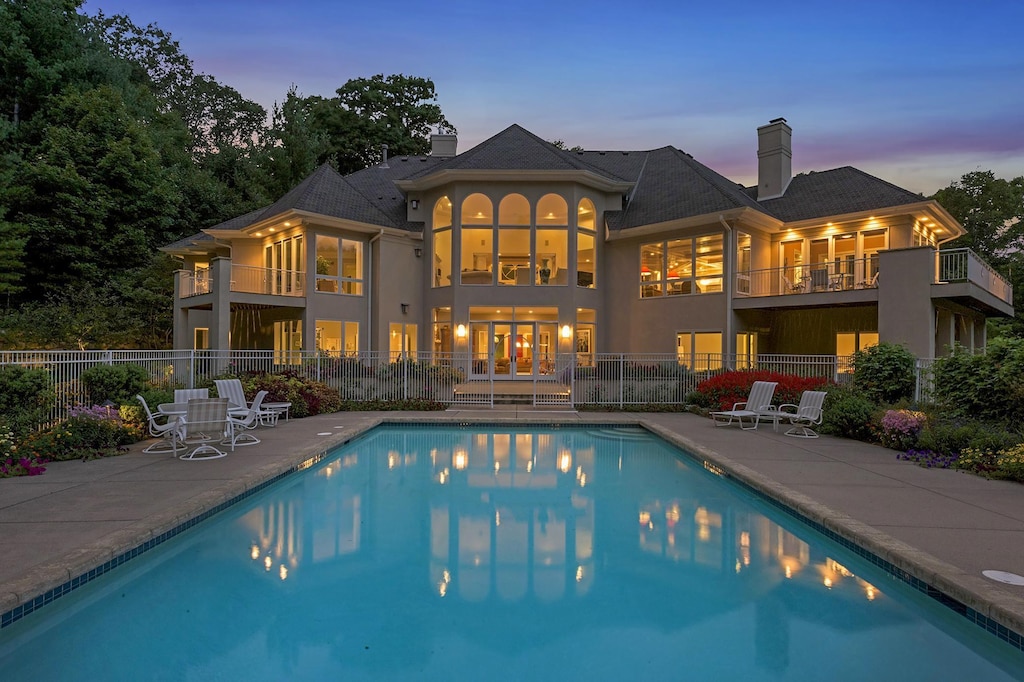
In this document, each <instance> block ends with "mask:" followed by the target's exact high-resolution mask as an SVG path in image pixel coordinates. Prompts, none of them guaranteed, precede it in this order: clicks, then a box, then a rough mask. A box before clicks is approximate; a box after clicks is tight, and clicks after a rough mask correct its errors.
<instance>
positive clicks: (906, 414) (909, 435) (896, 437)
mask: <svg viewBox="0 0 1024 682" xmlns="http://www.w3.org/2000/svg"><path fill="white" fill-rule="evenodd" d="M927 420H928V419H927V417H926V416H925V414H924V412H916V411H914V410H887V411H886V413H885V415H884V416H883V417H882V428H881V429H880V430H879V438H880V440H881V441H882V445H884V446H885V447H887V448H892V449H893V450H909V449H910V448H911V447H913V446H914V445H915V444H916V443H917V436H918V434H920V433H921V429H922V428H924V425H925V422H927Z"/></svg>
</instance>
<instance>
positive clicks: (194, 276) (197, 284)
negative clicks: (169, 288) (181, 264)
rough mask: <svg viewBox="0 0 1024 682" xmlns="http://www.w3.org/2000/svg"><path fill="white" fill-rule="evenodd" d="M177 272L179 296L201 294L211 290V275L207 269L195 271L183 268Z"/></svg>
mask: <svg viewBox="0 0 1024 682" xmlns="http://www.w3.org/2000/svg"><path fill="white" fill-rule="evenodd" d="M177 274H178V292H179V294H180V296H181V298H191V297H192V296H201V295H203V294H208V293H210V292H211V291H213V277H212V276H211V275H210V271H209V270H196V271H195V272H189V271H187V270H183V271H181V272H178V273H177Z"/></svg>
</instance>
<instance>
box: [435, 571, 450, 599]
mask: <svg viewBox="0 0 1024 682" xmlns="http://www.w3.org/2000/svg"><path fill="white" fill-rule="evenodd" d="M451 581H452V574H451V573H449V572H448V569H447V568H446V569H444V570H443V571H441V580H440V581H438V583H437V593H438V594H439V595H441V596H442V597H443V596H445V595H446V594H448V583H450V582H451Z"/></svg>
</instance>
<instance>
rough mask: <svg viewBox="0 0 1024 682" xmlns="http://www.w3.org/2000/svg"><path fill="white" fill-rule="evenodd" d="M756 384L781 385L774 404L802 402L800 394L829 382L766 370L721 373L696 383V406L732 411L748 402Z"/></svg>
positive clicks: (823, 379) (822, 379) (776, 390)
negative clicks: (751, 388)
mask: <svg viewBox="0 0 1024 682" xmlns="http://www.w3.org/2000/svg"><path fill="white" fill-rule="evenodd" d="M755 381H774V382H776V383H777V384H778V386H776V387H775V396H774V398H773V399H772V403H773V404H775V405H781V404H783V403H791V404H796V403H799V402H800V394H801V393H803V392H804V391H818V390H822V389H824V388H825V386H827V385H828V383H829V382H828V379H825V378H823V377H799V376H796V375H793V374H781V373H779V372H767V371H763V370H743V371H731V372H722V373H721V374H717V375H715V376H713V377H711V378H709V379H705V380H704V381H702V382H700V383H699V384H697V388H696V391H695V392H696V393H698V394H700V397H699V398H696V400H695V402H694V404H695V405H701V406H704V407H709V408H711V409H713V410H731V409H732V406H733V405H735V404H736V403H739V402H743V401H744V400H746V399H747V395H748V394H749V393H750V387H751V386H752V385H753V383H754V382H755Z"/></svg>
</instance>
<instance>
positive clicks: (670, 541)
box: [668, 531, 676, 547]
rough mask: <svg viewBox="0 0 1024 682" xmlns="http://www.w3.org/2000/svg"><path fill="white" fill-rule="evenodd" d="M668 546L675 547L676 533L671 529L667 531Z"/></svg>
mask: <svg viewBox="0 0 1024 682" xmlns="http://www.w3.org/2000/svg"><path fill="white" fill-rule="evenodd" d="M668 546H669V547H675V546H676V534H675V532H673V531H669V534H668Z"/></svg>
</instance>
